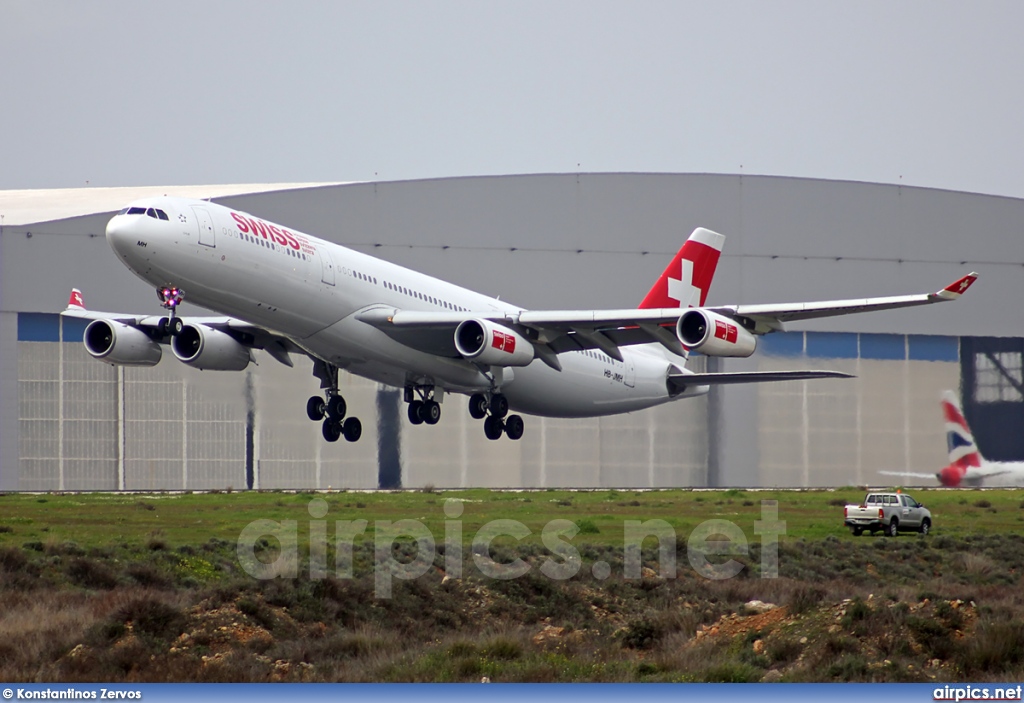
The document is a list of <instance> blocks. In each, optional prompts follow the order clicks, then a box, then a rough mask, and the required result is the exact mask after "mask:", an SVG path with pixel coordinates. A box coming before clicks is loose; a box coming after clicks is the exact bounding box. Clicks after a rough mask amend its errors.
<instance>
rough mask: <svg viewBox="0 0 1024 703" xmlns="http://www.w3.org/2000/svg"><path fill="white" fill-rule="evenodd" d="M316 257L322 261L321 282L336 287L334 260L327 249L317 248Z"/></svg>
mask: <svg viewBox="0 0 1024 703" xmlns="http://www.w3.org/2000/svg"><path fill="white" fill-rule="evenodd" d="M316 255H317V257H318V258H319V259H320V266H321V269H322V271H321V274H320V280H321V281H323V282H324V283H326V284H327V285H329V286H333V285H334V258H333V257H332V256H331V252H330V250H329V249H328V248H327V247H322V246H320V247H317V248H316Z"/></svg>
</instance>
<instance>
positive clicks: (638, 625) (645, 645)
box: [622, 618, 663, 649]
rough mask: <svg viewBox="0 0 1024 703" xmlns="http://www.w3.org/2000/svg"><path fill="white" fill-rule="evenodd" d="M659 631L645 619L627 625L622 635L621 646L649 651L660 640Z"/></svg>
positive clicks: (660, 634) (660, 633)
mask: <svg viewBox="0 0 1024 703" xmlns="http://www.w3.org/2000/svg"><path fill="white" fill-rule="evenodd" d="M662 634H663V633H662V632H661V629H660V628H659V627H658V626H657V625H655V624H654V623H653V622H651V621H650V620H648V619H647V618H644V619H641V620H636V621H634V622H632V623H630V624H629V626H628V627H627V628H626V631H625V632H624V633H623V635H622V646H623V647H629V648H630V649H650V648H651V647H653V646H654V644H655V642H657V641H658V640H659V639H661V636H662Z"/></svg>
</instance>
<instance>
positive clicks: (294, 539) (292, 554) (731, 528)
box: [237, 498, 786, 598]
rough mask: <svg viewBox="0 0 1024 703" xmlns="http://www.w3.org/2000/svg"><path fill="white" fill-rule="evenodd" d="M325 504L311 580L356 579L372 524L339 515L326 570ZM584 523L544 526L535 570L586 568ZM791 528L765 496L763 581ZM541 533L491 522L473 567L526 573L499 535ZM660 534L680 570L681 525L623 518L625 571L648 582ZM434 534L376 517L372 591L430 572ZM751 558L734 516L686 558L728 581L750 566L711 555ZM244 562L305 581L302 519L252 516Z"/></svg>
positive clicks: (454, 506)
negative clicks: (399, 550) (649, 552)
mask: <svg viewBox="0 0 1024 703" xmlns="http://www.w3.org/2000/svg"><path fill="white" fill-rule="evenodd" d="M328 509H329V508H328V505H327V501H326V500H324V499H323V498H313V499H312V500H310V501H309V505H308V506H307V510H308V512H309V516H310V517H311V518H313V519H311V520H309V522H308V534H309V578H310V579H312V580H318V579H324V578H327V577H328V576H333V577H335V578H352V577H353V575H354V559H353V553H354V544H355V541H356V539H357V538H358V537H359V536H360V535H363V534H365V533H366V531H367V528H368V527H369V525H370V523H369V521H368V520H362V519H360V520H335V521H334V562H335V563H334V569H333V571H330V572H329V571H328V568H327V554H328V549H327V544H328V542H327V539H328V537H327V533H328V529H327V528H328V521H327V520H325V519H324V518H325V517H326V516H327V512H328ZM463 509H464V505H463V501H461V500H458V499H454V498H449V499H447V500H446V501H445V503H444V514H445V518H446V519H445V521H444V542H443V556H444V566H443V570H444V573H445V575H446V576H447V577H451V578H455V579H459V578H462V574H463V567H464V545H465V537H466V536H465V535H464V534H463V522H462V520H461V519H460V518H461V517H462V512H463ZM579 532H580V527H579V526H578V525H577V524H576V523H575V522H573V521H572V520H564V519H558V520H551V521H550V522H548V523H547V524H546V525H544V528H543V529H542V530H541V531H540V541H541V543H542V544H543V545H544V547H545V549H546V550H547V551H548V552H549V554H548V555H545V557H544V558H543V559H542V560H541V564H540V565H539V566H538V567H536V568H538V569H539V571H540V572H541V573H542V574H543V575H544V576H546V577H547V578H550V579H552V580H555V581H565V580H567V579H570V578H572V577H574V576H576V575H577V574H578V573H579V572H580V570H581V569H582V568H583V559H582V557H581V556H580V552H579V550H578V549H577V548H576V547H575V546H574V545H573V543H572V541H571V540H572V539H573V538H574V537H575V536H576V535H577V534H578V533H579ZM785 533H786V523H785V522H783V521H781V520H779V504H778V501H774V500H763V501H761V518H760V519H759V520H756V521H755V522H754V534H755V535H757V537H758V538H759V540H760V568H759V572H760V577H761V578H777V577H778V575H779V536H780V535H784V534H785ZM532 534H533V531H532V530H530V528H529V527H527V526H526V525H524V524H523V523H522V522H519V521H518V520H509V519H500V520H491V521H490V522H487V523H485V524H484V525H483V526H481V527H480V529H479V530H477V531H476V533H475V534H474V535H473V537H472V541H471V542H470V545H471V547H470V554H471V555H472V560H473V564H474V566H475V567H476V569H477V570H478V571H479V572H480V574H481V575H483V576H485V577H487V578H493V579H499V580H510V579H515V578H519V577H521V576H525V575H526V574H527V573H529V572H530V571H531V570H532V569H533V568H534V565H532V564H530V563H527V562H526V561H524V560H523V559H521V558H519V557H518V556H517V557H516V558H515V559H512V560H510V561H508V562H499V561H497V560H495V559H494V558H492V556H491V554H492V544H493V543H494V542H495V540H497V539H498V538H503V539H502V543H507V542H508V541H509V538H511V540H514V541H516V542H519V541H521V540H523V539H526V538H527V537H530V536H531V535H532ZM268 537H269V538H273V539H276V540H277V542H278V543H279V544H280V548H279V550H278V551H277V554H276V556H275V558H274V559H273V560H268V561H264V560H262V559H260V558H259V557H258V556H257V552H258V551H262V550H261V547H264V546H266V544H267V538H268ZM650 538H653V539H654V540H656V541H657V544H658V559H657V562H658V571H657V575H658V576H659V577H660V578H664V579H671V578H675V577H676V575H677V569H676V543H677V539H678V536H677V534H676V530H675V528H674V527H673V526H672V525H671V524H669V523H668V522H667V521H666V520H662V519H651V520H623V522H622V550H623V551H622V556H623V559H622V576H623V578H626V579H640V578H642V577H643V575H644V569H643V566H642V563H641V547H642V546H643V544H644V542H645V540H647V539H650ZM400 540H401V541H402V542H403V543H404V544H406V545H415V548H416V555H415V557H414V558H412V559H411V560H404V559H399V558H398V557H397V555H396V554H395V545H396V543H398V542H399V541H400ZM437 551H438V550H437V545H436V543H435V540H434V535H433V533H431V531H430V530H429V529H428V528H427V526H426V525H424V524H423V523H422V522H420V520H395V521H391V520H375V521H374V522H373V553H374V567H373V573H374V595H375V596H376V597H377V598H390V597H391V588H392V583H393V582H394V580H396V579H397V580H400V581H409V580H412V579H416V578H419V577H420V576H423V575H424V574H426V573H427V572H428V571H430V570H431V569H432V568H434V562H435V559H436V557H437ZM749 554H750V549H749V544H748V541H747V536H746V534H745V533H744V532H743V529H742V528H741V527H740V526H739V525H737V524H736V523H735V522H732V521H731V520H724V519H712V520H705V521H704V522H702V523H700V524H699V525H697V527H695V528H694V530H693V531H692V532H691V533H690V534H689V536H688V537H687V539H686V557H687V561H688V562H689V564H690V567H691V568H692V569H693V570H694V571H695V572H696V573H697V574H699V575H701V576H703V577H705V578H708V579H715V580H720V579H728V578H733V577H734V576H737V575H738V574H739V573H740V572H741V571H742V570H743V568H744V564H743V563H742V562H740V561H737V560H736V559H732V558H729V559H725V560H724V561H719V560H716V559H709V557H716V558H718V559H721V558H722V557H747V556H749ZM237 555H238V562H239V565H240V566H241V567H242V569H243V570H244V571H245V572H246V573H247V574H249V575H250V576H252V577H253V578H257V579H274V578H298V576H299V563H300V560H299V521H298V520H280V521H277V520H266V519H261V520H253V521H252V522H250V523H249V524H248V525H246V526H245V527H244V528H243V529H242V532H241V534H239V535H238V542H237ZM591 573H592V574H593V576H594V578H596V579H598V580H604V579H607V578H609V577H610V576H611V575H612V565H611V564H609V563H608V562H606V561H594V562H593V563H592V564H591Z"/></svg>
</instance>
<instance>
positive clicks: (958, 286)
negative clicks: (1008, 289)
mask: <svg viewBox="0 0 1024 703" xmlns="http://www.w3.org/2000/svg"><path fill="white" fill-rule="evenodd" d="M977 279H978V274H977V273H975V272H973V271H972V272H971V273H969V274H967V275H966V276H964V277H962V278H960V279H957V280H956V281H954V282H953V283H951V284H949V285H948V286H946V287H945V288H943V289H942V290H939V291H936V292H935V293H922V294H918V295H899V296H891V297H887V298H862V299H853V300H827V301H822V302H817V303H790V304H777V303H769V304H766V305H730V306H725V307H715V308H710V310H712V311H713V312H717V313H719V314H721V315H727V316H730V317H736V318H747V319H749V320H751V321H753V322H754V323H755V324H756V328H757V329H755V330H754V331H755V332H759V331H761V330H764V331H765V332H767V331H770V330H777V329H781V328H782V324H783V323H786V322H796V321H799V320H811V319H814V318H818V317H835V316H838V315H850V314H852V313H857V312H873V311H876V310H895V309H897V308H909V307H915V306H918V305H930V304H931V303H941V302H943V301H947V300H956V299H957V298H959V297H960V296H961V295H963V294H964V293H965V292H967V289H968V288H970V287H971V284H973V283H974V282H975V281H976V280H977Z"/></svg>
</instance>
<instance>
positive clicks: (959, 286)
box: [938, 273, 978, 299]
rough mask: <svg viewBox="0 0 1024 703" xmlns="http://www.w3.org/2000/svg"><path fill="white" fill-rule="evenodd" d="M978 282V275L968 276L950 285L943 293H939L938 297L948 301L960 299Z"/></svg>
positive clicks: (971, 274)
mask: <svg viewBox="0 0 1024 703" xmlns="http://www.w3.org/2000/svg"><path fill="white" fill-rule="evenodd" d="M976 280H978V274H976V273H970V274H967V275H966V276H964V277H963V278H961V279H960V280H959V281H957V282H956V283H951V284H950V285H948V286H946V287H945V288H943V289H942V290H941V291H939V293H938V295H939V297H940V298H946V299H954V298H959V297H960V296H961V295H963V294H964V293H965V292H966V291H967V289H968V288H970V287H971V284H972V283H974V282H975V281H976Z"/></svg>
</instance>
